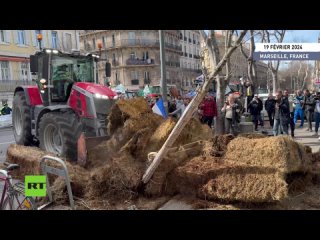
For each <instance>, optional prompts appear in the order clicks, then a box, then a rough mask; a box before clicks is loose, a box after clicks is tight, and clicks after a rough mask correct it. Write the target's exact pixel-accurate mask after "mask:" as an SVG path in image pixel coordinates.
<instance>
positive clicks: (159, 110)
mask: <svg viewBox="0 0 320 240" xmlns="http://www.w3.org/2000/svg"><path fill="white" fill-rule="evenodd" d="M152 111H153V112H154V113H155V114H158V115H160V116H162V117H163V118H166V117H167V113H166V110H165V108H164V105H163V100H162V98H160V99H159V100H158V101H157V102H156V104H154V106H153V107H152Z"/></svg>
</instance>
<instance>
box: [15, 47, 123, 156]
mask: <svg viewBox="0 0 320 240" xmlns="http://www.w3.org/2000/svg"><path fill="white" fill-rule="evenodd" d="M97 62H98V56H95V55H92V54H89V55H86V56H82V55H80V54H67V53H61V52H60V51H57V50H52V49H44V50H43V51H40V52H37V53H36V54H35V55H32V56H30V69H31V73H32V74H33V75H36V79H35V81H36V83H37V86H19V87H17V88H16V89H15V92H14V99H13V116H12V121H13V132H14V137H15V140H16V143H17V144H21V145H26V146H28V145H39V146H40V148H41V149H43V150H45V151H48V152H52V153H55V154H57V155H59V156H65V157H67V158H70V159H72V160H77V156H78V153H77V149H78V142H79V139H80V136H83V134H84V136H85V137H104V136H106V135H107V131H106V125H107V123H106V116H107V115H108V113H109V111H110V108H111V106H112V105H113V104H114V102H115V100H116V99H117V94H116V93H114V92H113V91H112V90H111V89H109V88H108V87H106V86H102V85H100V84H97V81H98V79H97V78H98V76H97V75H98V74H97V73H98V71H97ZM110 71H111V69H110V63H106V76H107V77H110ZM82 133H83V134H82Z"/></svg>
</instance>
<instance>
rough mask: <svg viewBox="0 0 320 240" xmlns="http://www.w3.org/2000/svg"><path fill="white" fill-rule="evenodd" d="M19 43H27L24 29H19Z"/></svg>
mask: <svg viewBox="0 0 320 240" xmlns="http://www.w3.org/2000/svg"><path fill="white" fill-rule="evenodd" d="M18 44H20V45H26V35H25V32H24V30H18Z"/></svg>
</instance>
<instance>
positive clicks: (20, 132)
mask: <svg viewBox="0 0 320 240" xmlns="http://www.w3.org/2000/svg"><path fill="white" fill-rule="evenodd" d="M12 125H13V135H14V138H15V140H16V143H17V144H20V145H25V146H29V145H32V144H33V136H32V134H31V107H30V106H29V105H28V104H27V100H26V96H25V94H24V92H17V93H16V94H15V96H14V99H13V109H12Z"/></svg>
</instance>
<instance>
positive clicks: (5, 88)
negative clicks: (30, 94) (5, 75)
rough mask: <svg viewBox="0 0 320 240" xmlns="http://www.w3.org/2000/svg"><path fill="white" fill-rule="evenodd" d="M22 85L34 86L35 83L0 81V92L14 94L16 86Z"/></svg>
mask: <svg viewBox="0 0 320 240" xmlns="http://www.w3.org/2000/svg"><path fill="white" fill-rule="evenodd" d="M23 85H36V83H35V82H33V81H31V80H29V81H22V80H0V92H14V90H15V88H16V87H17V86H23Z"/></svg>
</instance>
